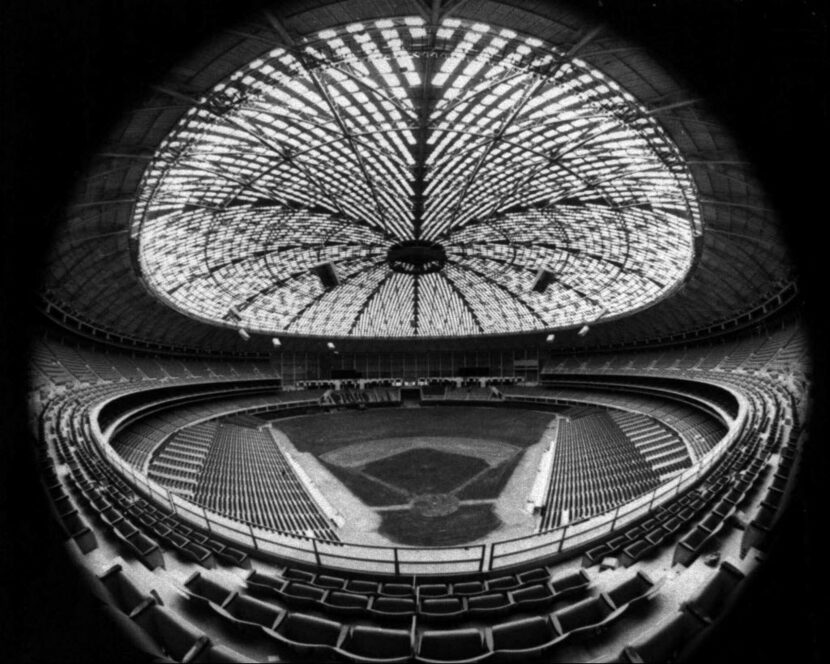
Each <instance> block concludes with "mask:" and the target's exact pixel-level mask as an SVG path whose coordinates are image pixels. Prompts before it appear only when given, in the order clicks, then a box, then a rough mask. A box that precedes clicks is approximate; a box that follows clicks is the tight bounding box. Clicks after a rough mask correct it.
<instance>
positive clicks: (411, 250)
mask: <svg viewBox="0 0 830 664" xmlns="http://www.w3.org/2000/svg"><path fill="white" fill-rule="evenodd" d="M386 261H387V262H388V263H389V267H390V268H391V270H392V271H393V272H401V273H403V274H430V273H432V272H440V270H441V268H443V267H444V265H445V264H446V262H447V252H446V251H445V250H444V247H443V246H441V245H440V244H439V243H438V242H433V241H431V240H403V241H402V242H397V243H395V244H393V245H392V246H391V247H389V251H388V252H387V254H386Z"/></svg>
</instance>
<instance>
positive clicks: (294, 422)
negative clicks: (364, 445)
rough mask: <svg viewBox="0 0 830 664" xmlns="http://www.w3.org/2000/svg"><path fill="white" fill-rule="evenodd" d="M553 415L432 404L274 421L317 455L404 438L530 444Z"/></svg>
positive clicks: (534, 441)
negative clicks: (374, 441)
mask: <svg viewBox="0 0 830 664" xmlns="http://www.w3.org/2000/svg"><path fill="white" fill-rule="evenodd" d="M552 418H553V414H552V413H544V412H539V411H533V410H521V409H514V408H481V407H474V406H459V407H455V406H428V407H423V408H384V409H379V410H367V411H352V410H349V411H339V412H334V413H315V414H313V415H303V416H300V417H292V418H289V419H286V420H275V421H274V427H276V428H277V429H279V430H281V431H283V432H284V433H285V435H287V436H288V437H289V438H290V439H291V442H292V443H294V445H295V446H296V447H297V449H298V450H300V451H301V452H311V453H312V454H315V455H320V454H324V453H325V452H328V451H329V450H333V449H337V448H339V447H343V446H345V445H351V444H353V443H358V442H364V441H367V440H374V439H379V438H395V437H401V436H413V437H417V436H444V437H451V436H458V437H461V438H479V439H489V440H495V441H499V442H503V443H510V444H512V445H517V446H519V447H528V446H530V445H533V444H535V443H537V442H539V439H540V438H541V436H542V434H543V433H544V431H545V429H546V428H547V426H548V424H549V423H550V421H551V419H552Z"/></svg>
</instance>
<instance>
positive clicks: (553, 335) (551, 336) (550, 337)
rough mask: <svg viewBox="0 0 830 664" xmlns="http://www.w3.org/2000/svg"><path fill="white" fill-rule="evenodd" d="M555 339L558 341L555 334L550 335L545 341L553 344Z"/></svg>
mask: <svg viewBox="0 0 830 664" xmlns="http://www.w3.org/2000/svg"><path fill="white" fill-rule="evenodd" d="M554 339H556V335H555V334H549V335H548V336H547V337H546V338H545V341H547V342H548V343H549V344H552V343H553V340H554Z"/></svg>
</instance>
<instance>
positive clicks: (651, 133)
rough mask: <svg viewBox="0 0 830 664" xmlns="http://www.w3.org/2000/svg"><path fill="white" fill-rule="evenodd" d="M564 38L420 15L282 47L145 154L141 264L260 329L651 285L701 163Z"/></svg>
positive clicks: (356, 327)
mask: <svg viewBox="0 0 830 664" xmlns="http://www.w3.org/2000/svg"><path fill="white" fill-rule="evenodd" d="M431 31H432V32H433V34H430V32H431ZM429 44H434V50H431V47H430V46H429ZM566 52H567V50H566V49H564V50H563V49H560V48H558V47H557V46H554V45H550V44H545V43H543V42H542V41H541V40H538V39H536V38H533V37H527V36H523V35H519V34H517V33H515V32H513V31H510V30H504V29H501V28H498V27H497V26H490V25H486V24H484V23H480V24H472V23H469V22H466V21H463V20H459V19H445V20H443V21H442V22H441V25H440V26H438V27H437V28H434V27H430V26H428V25H426V23H425V22H424V21H423V19H421V18H419V17H393V18H390V19H382V20H377V21H370V22H363V23H353V24H351V25H348V26H346V27H344V28H332V29H327V30H324V31H322V32H319V33H315V34H313V35H308V36H306V37H300V38H299V40H298V47H297V50H292V51H288V50H286V49H283V48H276V49H273V50H272V51H271V52H270V53H269V54H268V55H266V56H262V57H261V58H259V59H257V60H255V61H253V62H252V63H251V64H250V65H249V66H247V67H244V68H242V69H240V70H239V71H238V72H236V73H234V74H233V75H231V76H230V77H228V78H227V79H226V80H225V81H222V82H220V83H219V84H217V85H216V86H214V88H213V89H212V90H210V91H208V92H207V93H205V94H204V95H203V96H202V97H200V98H199V99H198V101H197V102H196V103H195V104H194V106H193V108H192V109H190V110H189V111H188V112H186V113H185V115H184V117H183V119H182V120H181V121H180V122H179V124H178V125H177V126H176V127H175V128H174V130H173V131H172V132H171V133H170V135H169V136H168V137H167V138H166V139H165V140H164V142H163V143H162V145H161V147H160V148H159V150H158V151H157V153H156V156H155V158H154V159H153V161H151V162H150V164H149V165H148V167H147V169H146V171H145V173H144V177H143V180H142V185H141V188H140V190H139V193H138V196H137V202H136V205H135V208H134V224H133V227H132V229H131V235H130V236H131V241H132V242H137V243H138V256H139V264H140V266H141V270H142V274H143V275H144V277H145V281H146V283H147V284H148V285H149V287H150V289H151V290H153V292H155V293H156V294H157V295H158V296H159V297H160V298H161V299H162V300H163V301H166V302H168V304H170V305H171V306H173V307H175V308H177V309H178V310H180V311H182V312H184V313H188V314H189V315H193V316H194V317H196V318H200V319H202V320H212V321H214V322H216V323H218V324H223V325H236V324H238V322H235V321H229V319H228V318H227V312H228V310H227V307H229V306H235V307H236V308H237V310H239V311H241V312H242V314H243V322H244V324H245V325H246V326H247V327H248V328H249V329H250V330H252V331H261V332H267V333H279V332H281V331H288V332H295V333H297V334H318V333H321V332H324V333H326V334H330V335H334V336H404V337H406V336H452V335H466V334H480V333H485V334H486V333H501V332H515V331H524V330H537V329H545V328H549V329H557V328H560V327H569V326H577V325H580V324H582V323H585V322H587V321H591V320H593V319H595V318H596V317H597V316H599V315H600V314H602V315H604V316H617V315H624V314H625V313H627V312H630V311H634V310H637V309H640V308H642V307H645V306H648V305H649V304H651V303H653V302H654V301H656V300H658V299H659V298H660V297H662V296H663V295H665V294H666V293H667V292H669V291H670V290H671V289H672V288H674V287H675V286H676V284H677V283H678V282H679V281H680V280H681V279H682V278H683V276H684V275H685V274H686V273H687V272H688V270H689V268H690V267H691V264H692V261H693V258H694V250H693V246H694V243H693V237H694V233H695V232H698V231H699V228H700V219H701V217H700V210H699V206H698V203H697V199H696V191H695V187H694V181H693V179H692V177H691V174H690V173H689V172H688V169H687V168H686V166H685V164H684V162H683V159H682V156H681V154H680V152H679V150H678V148H677V147H676V146H675V145H674V144H673V143H671V141H670V140H669V139H668V138H667V136H666V135H665V134H664V133H663V131H662V129H661V127H660V125H659V123H658V122H657V121H656V120H655V118H653V117H651V116H650V115H648V113H647V112H646V110H645V109H644V108H642V107H641V106H640V105H639V104H638V102H637V101H636V99H634V97H632V96H631V95H630V94H629V93H627V92H626V91H624V90H623V89H621V88H620V87H619V85H617V84H616V83H615V82H614V81H613V80H611V79H610V78H608V77H607V76H605V75H604V74H603V73H602V72H600V71H599V70H596V69H594V68H592V67H591V66H589V65H587V64H586V63H584V62H583V61H581V60H579V59H578V58H569V57H568V56H566V55H565V53H566ZM407 243H410V244H407ZM412 243H414V244H412ZM419 243H420V244H419ZM419 247H420V248H419ZM419 252H421V253H419ZM424 252H425V253H424ZM393 256H395V258H394V259H393ZM424 256H426V258H424ZM407 261H409V262H407ZM323 263H330V264H331V265H332V266H333V267H334V269H335V271H336V272H337V274H338V278H339V280H340V283H339V285H337V286H335V287H334V288H331V289H330V290H326V289H324V287H323V285H322V283H321V281H320V279H319V277H318V276H317V275H316V273H315V272H314V270H313V268H315V267H316V266H318V265H320V264H323ZM407 266H408V267H407ZM542 267H544V268H545V269H547V270H549V271H551V272H552V273H553V274H554V275H555V279H554V281H553V282H552V283H551V284H550V285H549V287H548V288H547V289H546V291H545V292H544V293H536V292H534V291H533V290H532V286H533V283H534V280H535V277H536V273H537V271H538V270H539V269H540V268H542ZM416 279H417V280H418V281H417V283H418V286H417V289H416V286H415V281H416ZM416 291H417V296H416ZM211 293H213V295H211ZM202 300H204V301H202Z"/></svg>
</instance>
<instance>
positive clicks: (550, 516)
mask: <svg viewBox="0 0 830 664" xmlns="http://www.w3.org/2000/svg"><path fill="white" fill-rule="evenodd" d="M659 483H660V478H659V476H658V475H657V474H656V473H655V472H654V470H653V469H652V468H651V467H650V465H649V464H648V463H647V462H646V459H645V458H644V457H643V456H642V455H641V454H640V453H639V452H638V450H637V449H636V447H635V446H634V445H633V444H632V442H631V441H630V440H629V439H628V438H627V437H626V436H625V435H624V434H623V433H622V431H620V429H619V427H617V425H616V424H615V423H614V421H613V420H612V419H611V418H610V417H609V416H608V415H607V414H606V413H599V414H597V413H594V414H593V415H586V416H583V417H580V418H578V419H576V420H572V421H569V420H566V419H561V420H560V421H559V429H558V436H557V440H556V448H555V452H554V457H553V469H552V471H551V476H550V484H549V488H548V497H547V500H546V502H545V514H544V518H543V520H542V523H541V525H540V530H547V529H550V528H554V527H556V526H559V525H560V524H563V523H568V522H572V521H580V520H582V519H585V518H588V517H590V516H592V515H594V514H599V513H602V512H605V511H608V510H610V509H613V508H614V507H616V506H617V505H620V504H622V503H624V502H626V501H628V500H631V499H633V498H635V497H637V496H639V495H642V494H644V493H646V492H648V491H650V490H652V489H654V488H655V487H657V486H658V485H659Z"/></svg>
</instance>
